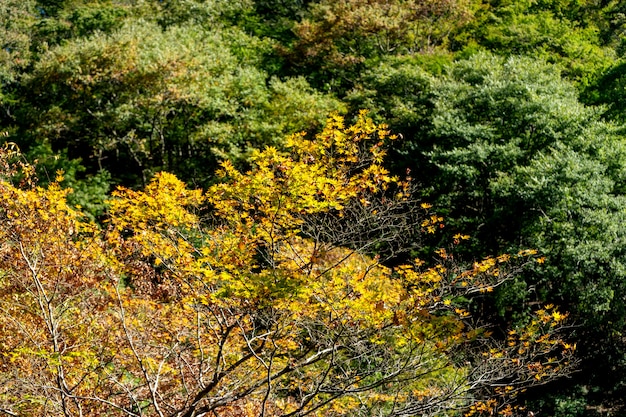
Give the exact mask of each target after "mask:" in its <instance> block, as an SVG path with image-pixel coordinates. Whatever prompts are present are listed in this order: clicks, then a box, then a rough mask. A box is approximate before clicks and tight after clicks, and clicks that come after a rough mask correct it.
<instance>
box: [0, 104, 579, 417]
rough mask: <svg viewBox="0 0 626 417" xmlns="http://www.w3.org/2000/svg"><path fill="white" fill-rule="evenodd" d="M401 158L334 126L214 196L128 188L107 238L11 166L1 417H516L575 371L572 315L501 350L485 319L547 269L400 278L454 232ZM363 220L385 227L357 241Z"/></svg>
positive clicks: (491, 262) (337, 122) (379, 131)
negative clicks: (437, 238)
mask: <svg viewBox="0 0 626 417" xmlns="http://www.w3.org/2000/svg"><path fill="white" fill-rule="evenodd" d="M389 140H393V136H390V134H389V132H388V131H387V130H386V129H385V127H384V126H376V125H375V124H374V123H373V122H372V121H371V120H369V119H367V118H366V117H365V115H364V114H361V116H360V117H359V119H358V120H357V122H356V124H354V125H353V126H344V124H343V119H342V118H340V117H338V116H334V117H332V118H330V119H329V121H328V123H327V125H326V127H325V128H324V130H323V131H322V132H321V133H319V134H318V135H317V136H316V137H315V138H313V139H307V138H306V136H305V135H302V134H297V135H294V136H292V137H290V139H288V141H287V145H288V147H289V149H290V151H289V152H288V153H283V152H279V151H278V150H276V149H275V148H272V147H268V148H266V149H265V150H263V151H257V152H255V153H254V155H253V158H252V161H251V168H250V170H248V171H246V172H242V171H239V170H237V169H235V168H234V167H233V165H232V164H230V163H229V162H225V163H223V165H222V169H221V172H220V175H221V176H222V178H223V181H222V182H220V183H218V184H215V185H213V186H212V187H211V188H210V189H209V190H208V191H207V192H206V193H203V192H202V191H200V190H190V189H188V188H186V187H185V185H184V184H183V183H182V182H181V181H179V180H178V179H176V178H175V177H174V176H173V175H171V174H167V173H160V174H157V175H156V176H155V177H154V178H153V180H152V181H151V182H150V183H149V184H148V186H147V187H146V188H145V189H144V190H143V191H133V190H130V189H126V188H119V189H118V190H117V191H116V192H115V193H114V195H113V199H112V200H111V202H110V211H109V216H110V217H109V221H108V227H107V228H106V230H103V231H99V230H97V229H96V228H95V226H93V225H92V224H90V223H88V222H84V221H82V220H80V215H79V214H78V212H77V211H76V210H75V209H73V208H70V207H68V206H67V205H66V204H65V202H64V195H65V194H66V193H67V191H65V190H62V189H60V187H58V185H55V184H53V185H51V186H50V187H48V188H47V189H44V188H39V187H35V186H29V185H28V183H25V186H26V188H19V187H17V186H16V184H15V183H14V182H15V181H19V180H20V178H22V179H28V177H27V176H25V175H26V174H27V173H28V172H31V171H32V168H30V167H28V166H25V167H24V168H23V169H22V173H21V177H20V172H18V171H15V170H13V171H11V167H12V165H11V164H10V162H11V160H12V159H15V157H16V154H14V153H10V152H8V151H5V152H4V154H3V158H4V159H3V161H6V163H5V164H4V166H5V167H6V169H5V171H4V172H5V174H4V177H3V179H2V182H1V183H0V185H1V186H2V187H3V192H2V194H1V195H2V196H3V198H2V200H0V201H1V203H2V206H1V209H0V210H1V215H2V216H3V220H4V221H3V222H1V223H0V224H1V226H0V227H1V228H0V233H1V236H2V240H3V242H4V243H3V246H2V256H1V257H0V259H1V260H2V261H1V262H2V263H1V264H0V270H1V271H3V275H2V278H1V280H0V282H1V283H2V292H1V294H0V299H1V305H2V309H1V310H0V326H2V327H3V328H4V329H12V330H13V331H12V333H11V334H12V335H13V336H12V337H11V338H9V339H6V340H4V341H3V345H2V353H3V354H2V355H1V356H0V375H1V377H2V378H3V387H4V388H3V389H4V391H2V393H0V404H2V407H1V409H0V411H2V412H4V413H5V414H8V415H41V414H45V413H54V414H57V415H76V414H81V413H82V414H87V413H88V414H89V415H107V414H115V415H127V416H140V415H146V416H147V415H155V416H166V415H167V416H198V415H202V414H203V413H207V412H215V413H220V414H221V415H255V416H263V415H285V416H287V415H293V416H295V415H307V414H311V415H325V416H328V415H337V416H339V415H372V414H380V413H382V414H385V415H392V416H393V415H398V416H399V415H406V414H420V415H434V414H436V413H439V412H441V411H444V410H450V409H458V408H466V409H467V410H468V413H469V414H477V413H483V412H484V413H490V412H496V411H498V412H501V413H502V414H504V415H509V414H511V413H512V410H513V408H512V405H511V400H512V398H514V397H515V395H516V394H517V393H518V392H519V391H520V390H521V389H523V388H525V387H528V386H530V385H535V384H543V383H545V382H547V381H550V380H552V379H554V378H556V377H558V376H559V375H563V374H565V373H568V372H569V371H570V370H571V369H572V367H573V366H574V365H575V362H573V361H572V353H573V349H574V347H573V346H571V345H569V344H567V343H565V342H564V341H563V340H562V339H561V338H560V337H559V336H558V333H559V332H560V331H561V330H562V328H563V324H564V320H565V314H563V313H561V312H559V311H557V310H556V309H555V308H554V307H553V306H546V307H545V308H543V309H540V310H537V311H536V314H535V315H534V316H533V317H532V318H531V319H530V320H529V321H528V322H527V323H524V324H520V325H519V326H518V327H517V328H515V329H510V331H509V332H506V333H504V334H503V335H502V336H498V337H496V336H493V335H490V334H489V332H488V329H487V328H486V326H487V324H488V323H484V322H482V321H481V317H480V316H472V314H471V313H470V312H469V309H468V304H467V303H468V302H470V300H472V299H477V298H480V297H482V296H483V295H484V294H487V293H488V292H490V291H492V290H493V288H494V287H496V286H499V285H501V284H502V283H503V282H505V281H507V280H508V279H510V278H511V277H513V276H515V275H516V274H518V273H519V271H520V269H519V268H520V267H521V266H522V264H524V263H527V262H531V263H533V262H536V261H535V260H534V259H536V257H535V255H534V253H535V252H534V251H525V252H521V253H519V254H517V255H514V256H507V255H503V256H500V257H495V258H486V259H484V260H482V261H477V262H475V263H474V264H473V265H471V266H469V267H467V268H464V267H463V266H462V265H460V264H458V263H456V262H455V261H454V258H453V256H452V255H451V254H450V253H449V252H448V251H446V250H443V249H441V250H439V251H438V252H437V257H436V259H438V261H436V262H434V263H433V264H431V265H426V264H425V263H424V262H423V261H420V260H415V261H414V262H412V263H410V264H404V265H398V266H396V267H389V266H385V265H384V264H382V263H381V262H382V258H381V257H377V256H375V253H376V250H377V246H376V243H378V242H380V241H383V242H385V243H386V244H385V245H384V246H383V247H384V248H389V247H395V246H394V245H393V244H394V242H401V240H402V237H403V236H404V235H405V234H407V233H413V232H414V231H415V229H414V224H413V222H412V221H413V220H416V219H417V220H419V221H420V222H421V225H422V227H423V228H424V233H430V232H434V231H435V230H436V229H437V228H438V227H439V225H440V223H441V221H442V219H441V218H440V217H439V216H437V215H435V214H433V213H431V212H430V211H429V208H430V207H429V205H428V204H424V203H418V202H414V201H412V200H411V198H410V196H411V193H410V188H411V184H410V182H408V181H407V180H401V179H400V178H397V177H394V176H391V175H390V174H389V173H388V172H387V170H386V169H385V168H383V166H382V165H381V164H382V162H383V160H384V155H385V149H386V142H387V141H389ZM207 204H208V207H207V208H210V210H209V211H208V212H205V213H206V215H207V216H208V218H206V219H203V218H202V216H201V213H202V212H198V211H196V210H198V208H199V207H200V206H202V205H207ZM416 204H417V205H416ZM194 207H195V208H194ZM355 213H359V215H360V217H359V218H350V219H347V220H346V221H345V222H344V221H343V218H344V217H347V216H353V215H354V214H355ZM405 213H406V215H403V214H405ZM407 216H408V217H407ZM407 220H411V221H407ZM359 221H364V222H366V224H367V225H370V224H376V225H377V228H376V229H374V230H372V233H371V234H370V235H368V236H367V238H366V239H363V240H361V241H359V240H352V241H350V240H351V237H355V236H357V235H359V234H360V232H361V230H363V229H360V227H368V226H367V225H366V226H362V225H359ZM351 224H356V225H355V226H354V227H350V225H351ZM337 225H339V226H340V228H339V229H337V228H335V226H337ZM37 236H43V237H44V238H45V239H44V240H41V241H39V240H38V239H37ZM456 239H457V240H458V241H461V240H464V239H466V236H457V237H456ZM387 253H391V252H387ZM371 255H374V256H371ZM72 318H73V319H72ZM27 340H28V341H31V342H35V343H24V342H25V341H27ZM24 346H29V347H30V348H24ZM33 346H36V347H37V348H32V347H33ZM35 369H36V370H37V371H38V372H32V371H33V370H35ZM15 393H20V395H18V396H16V394H15Z"/></svg>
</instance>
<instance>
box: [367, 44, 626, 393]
mask: <svg viewBox="0 0 626 417" xmlns="http://www.w3.org/2000/svg"><path fill="white" fill-rule="evenodd" d="M399 68H400V69H402V71H404V72H407V73H408V72H409V70H410V69H411V67H408V69H407V67H406V66H404V67H399ZM399 71H400V70H397V72H399ZM397 72H394V71H389V72H388V74H390V75H392V74H396V73H397ZM421 73H423V72H421ZM383 80H384V79H383ZM422 85H423V86H424V87H422V88H423V91H422V92H421V94H415V93H414V92H413V91H411V90H409V91H411V93H410V94H405V95H404V96H406V97H407V98H408V100H407V101H408V103H407V104H405V107H404V108H406V107H410V106H411V105H414V106H415V107H416V108H417V109H418V110H423V109H426V110H423V111H422V112H421V113H418V112H417V111H413V112H407V113H403V112H402V111H401V110H403V107H398V109H399V110H398V111H396V110H395V108H394V107H393V106H390V105H387V106H386V108H387V109H393V110H394V111H395V112H396V115H397V116H396V117H397V120H398V121H401V122H405V123H406V122H412V123H413V124H414V125H418V126H422V127H424V129H422V130H421V131H418V133H417V134H415V136H413V137H411V136H409V135H408V134H407V139H408V140H407V141H406V142H407V146H406V147H404V149H403V151H404V152H406V158H407V161H414V160H417V161H426V163H427V164H428V165H422V169H423V170H424V171H425V172H426V173H425V174H424V175H423V176H422V179H423V181H424V183H425V184H427V185H430V187H431V189H430V190H429V192H430V193H431V194H430V196H432V197H433V198H434V199H435V201H436V202H437V204H438V206H440V207H442V212H443V213H444V214H445V215H446V216H447V217H448V218H449V220H448V222H447V223H448V227H447V230H450V231H449V232H448V233H449V234H454V233H457V232H458V231H459V230H463V231H467V233H470V234H472V236H473V239H474V240H473V246H470V253H473V254H477V253H481V254H488V253H493V252H499V251H504V252H515V251H517V250H519V249H520V248H524V247H533V248H537V249H538V250H539V251H540V252H541V253H542V254H544V255H545V256H546V261H545V264H543V265H542V267H541V268H539V269H537V270H536V271H534V272H533V273H529V274H527V275H524V277H523V278H521V277H520V279H518V280H516V281H511V283H510V285H505V286H502V287H501V288H500V289H499V290H498V291H494V293H495V299H494V300H493V303H494V304H493V305H492V307H491V308H492V309H493V310H492V311H493V314H494V315H501V316H502V317H503V319H504V320H505V321H509V320H515V319H517V318H519V317H523V316H524V314H525V312H526V311H527V310H528V309H529V308H530V306H532V305H533V303H536V302H538V301H542V300H548V299H549V300H553V301H554V302H556V303H557V304H558V305H559V306H561V308H563V309H566V310H568V311H570V312H571V313H572V314H573V315H574V317H576V320H577V321H578V322H579V323H580V327H579V328H578V329H577V330H576V332H575V335H576V338H578V340H579V342H580V343H579V353H580V354H581V355H582V356H583V357H584V358H585V361H584V362H583V369H584V370H585V373H581V374H580V378H581V383H584V384H588V383H589V381H592V380H593V381H597V382H596V383H597V384H599V385H601V386H602V384H605V383H606V384H608V385H609V386H608V387H606V388H605V389H602V391H603V392H605V393H606V392H607V391H609V390H612V389H613V388H614V387H615V386H619V384H620V382H618V380H620V378H621V377H622V375H623V374H622V373H621V371H613V373H612V374H613V375H615V378H616V379H615V380H613V381H609V380H608V379H607V378H606V377H605V376H604V375H605V374H606V372H603V371H599V369H603V366H607V367H609V366H610V367H614V366H615V364H616V363H618V360H616V359H615V358H617V357H621V355H622V354H623V353H622V352H623V344H622V342H621V341H620V340H616V339H614V337H615V336H616V335H617V334H621V332H622V330H623V325H624V314H623V313H624V303H623V300H622V299H621V298H620V297H619V296H617V294H620V293H621V292H622V291H623V289H622V287H623V285H624V282H625V281H624V278H625V277H624V274H623V271H624V254H623V250H622V247H621V246H622V245H621V241H622V240H623V235H624V231H623V228H622V227H621V224H622V223H623V211H624V204H625V202H624V199H623V190H624V184H625V182H624V173H623V169H622V167H623V166H624V161H625V159H624V158H625V156H626V154H625V153H624V151H625V148H624V139H623V131H622V128H621V127H620V126H619V125H614V124H612V123H610V122H607V121H606V120H602V118H601V116H602V114H603V112H604V110H605V109H603V108H600V107H592V106H585V105H583V104H582V103H581V102H580V101H579V100H578V94H577V91H576V88H575V86H574V85H573V84H571V83H570V82H567V81H565V80H563V79H562V78H561V77H560V76H559V73H558V70H557V67H555V66H553V65H551V64H546V63H545V62H542V61H537V60H534V59H530V58H525V57H516V58H500V57H495V56H493V55H490V54H478V55H476V56H473V57H471V58H469V59H468V60H461V61H458V62H456V63H454V64H452V65H451V66H450V67H449V69H448V72H447V73H446V74H445V75H444V76H443V77H440V78H434V77H426V76H422ZM402 96H403V95H400V94H399V93H395V95H391V98H390V100H396V101H395V102H401V100H400V99H401V97H402ZM379 99H386V96H385V95H381V96H379ZM427 109H431V110H430V113H429V111H428V110H427ZM411 116H412V117H415V118H416V119H418V120H417V121H413V120H412V119H410V117H411ZM420 117H421V121H420ZM408 167H410V168H411V169H412V170H413V171H414V170H415V169H416V167H415V166H414V165H408ZM424 167H430V169H426V168H424ZM429 174H430V175H432V176H431V177H429V176H428V175H429ZM594 376H597V377H598V379H595V377H594ZM582 381H584V382H582ZM617 392H619V391H617ZM616 397H621V394H616ZM589 401H592V400H591V399H590V400H589Z"/></svg>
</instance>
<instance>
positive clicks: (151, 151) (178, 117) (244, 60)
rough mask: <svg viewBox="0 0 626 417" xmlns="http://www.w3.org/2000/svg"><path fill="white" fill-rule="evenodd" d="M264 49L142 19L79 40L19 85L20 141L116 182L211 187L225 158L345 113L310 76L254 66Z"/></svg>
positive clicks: (225, 35) (238, 158) (227, 35)
mask: <svg viewBox="0 0 626 417" xmlns="http://www.w3.org/2000/svg"><path fill="white" fill-rule="evenodd" d="M213 29H214V28H213ZM267 46H268V45H267V43H266V42H264V41H261V40H259V39H257V38H253V37H250V36H248V35H245V34H244V33H242V32H241V31H239V30H237V29H220V30H211V31H210V32H209V31H207V30H205V29H203V28H202V27H200V26H197V25H191V24H190V25H187V26H185V27H178V26H169V27H168V28H166V29H164V30H162V29H161V28H160V27H159V26H158V25H157V24H156V23H152V22H150V21H141V20H136V19H135V20H128V21H127V22H126V23H125V24H124V25H123V26H122V27H121V28H120V29H119V30H116V31H114V32H113V33H112V34H106V33H102V32H99V33H96V34H94V35H92V36H90V37H87V38H76V39H73V40H71V41H68V42H66V43H65V44H63V45H61V46H58V47H56V48H52V49H51V50H50V51H49V52H48V53H47V54H45V55H44V56H42V57H41V59H40V60H39V61H38V62H37V64H36V65H35V67H34V69H33V71H32V73H31V74H29V76H28V77H27V78H26V79H25V81H24V83H23V84H22V88H23V90H22V91H21V93H20V97H21V99H22V100H23V101H22V104H23V105H22V106H21V112H20V113H19V117H16V118H15V124H16V126H18V127H19V129H17V132H16V134H15V136H14V139H15V140H16V141H18V142H20V143H21V144H22V145H24V146H23V147H26V148H27V149H28V148H29V147H31V148H32V147H33V146H35V144H39V142H40V141H41V138H45V140H46V141H48V142H49V143H50V147H51V148H52V149H53V150H54V151H55V152H59V153H61V152H62V151H63V150H67V155H68V158H69V159H80V160H81V163H82V164H83V165H85V166H86V167H87V168H88V173H95V172H96V171H98V170H102V169H105V170H108V171H109V172H111V174H112V177H113V180H114V181H115V182H117V183H119V182H122V183H125V184H127V185H131V184H133V185H138V184H143V183H146V182H147V179H148V178H149V177H150V176H151V175H152V174H153V173H154V172H157V171H158V170H162V169H166V170H169V171H174V172H176V173H177V174H179V175H180V176H181V177H182V178H188V179H190V180H191V179H194V180H195V181H196V182H197V183H200V184H206V183H208V182H209V177H210V175H211V173H212V167H215V166H216V165H217V161H218V160H219V159H221V158H228V159H231V160H233V161H235V162H238V163H242V162H243V160H244V159H245V158H246V155H248V154H249V152H250V151H251V150H252V149H255V148H257V147H262V146H264V145H267V144H275V143H274V142H273V141H274V140H276V138H279V137H283V135H286V134H288V133H293V132H292V131H291V130H292V129H294V131H296V130H302V129H314V128H316V127H318V126H320V125H321V124H322V123H323V119H324V117H325V115H326V114H327V113H328V112H330V111H333V110H339V109H341V105H340V104H339V103H338V102H337V100H335V99H333V98H332V97H329V96H327V95H322V94H320V93H317V92H315V91H313V90H312V89H311V88H310V87H309V86H308V84H307V83H306V82H305V81H304V80H302V79H289V80H284V81H281V80H278V79H269V77H268V75H267V74H266V73H265V72H264V71H262V70H260V69H258V68H257V67H256V65H257V64H258V63H259V61H260V59H261V58H260V56H261V55H262V51H263V50H264V49H267ZM300 105H302V106H303V107H306V109H307V110H303V111H300V112H299V113H298V117H297V118H296V117H293V116H291V114H290V113H283V112H281V111H280V110H281V109H285V108H290V107H294V106H300ZM33 135H34V136H33Z"/></svg>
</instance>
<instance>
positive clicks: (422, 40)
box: [284, 0, 476, 89]
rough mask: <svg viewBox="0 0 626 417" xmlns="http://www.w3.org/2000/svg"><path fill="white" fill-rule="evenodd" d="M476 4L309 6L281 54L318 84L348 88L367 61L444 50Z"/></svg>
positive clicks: (353, 1) (345, 2)
mask: <svg viewBox="0 0 626 417" xmlns="http://www.w3.org/2000/svg"><path fill="white" fill-rule="evenodd" d="M475 6H476V2H473V1H470V0H459V1H457V0H449V1H365V0H342V1H319V2H312V3H310V5H309V8H308V12H307V13H306V14H305V17H304V18H303V19H302V20H301V21H300V22H298V23H297V24H296V25H295V27H294V32H295V34H296V40H295V41H294V42H293V45H291V46H290V47H289V48H284V49H285V51H284V52H285V54H286V56H287V57H288V59H290V60H291V62H293V63H295V64H296V65H298V66H306V68H307V71H306V72H307V73H308V74H310V76H314V77H315V78H316V80H315V81H316V82H317V83H318V84H319V85H320V86H324V85H328V86H330V87H337V86H339V87H341V88H344V89H349V87H351V84H352V83H354V82H355V81H356V77H357V75H358V73H359V72H360V69H361V66H362V64H363V63H364V62H366V60H368V59H374V60H375V59H376V58H380V57H385V56H389V55H394V56H395V55H416V54H423V53H432V52H434V51H437V50H439V49H442V48H443V49H445V47H446V46H447V44H448V43H449V40H450V38H451V37H452V33H454V32H455V31H456V30H458V29H459V28H460V27H462V26H464V25H465V24H467V23H468V22H469V21H471V19H472V17H473V12H474V8H475ZM311 68H312V69H311ZM311 78H313V77H311ZM335 84H336V85H335Z"/></svg>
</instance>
